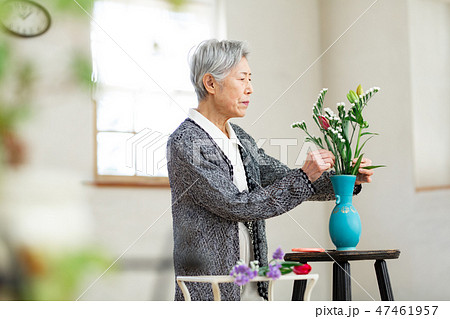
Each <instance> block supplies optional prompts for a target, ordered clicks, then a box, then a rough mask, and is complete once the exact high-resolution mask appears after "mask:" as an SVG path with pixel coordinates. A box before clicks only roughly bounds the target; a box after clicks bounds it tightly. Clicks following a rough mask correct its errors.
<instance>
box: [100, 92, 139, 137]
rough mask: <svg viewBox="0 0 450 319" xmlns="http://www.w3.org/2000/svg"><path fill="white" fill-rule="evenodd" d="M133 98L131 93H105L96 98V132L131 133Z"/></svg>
mask: <svg viewBox="0 0 450 319" xmlns="http://www.w3.org/2000/svg"><path fill="white" fill-rule="evenodd" d="M134 103H135V97H134V94H132V93H124V92H117V91H107V93H103V94H101V95H99V96H98V98H97V130H98V131H124V132H132V131H133V106H134Z"/></svg>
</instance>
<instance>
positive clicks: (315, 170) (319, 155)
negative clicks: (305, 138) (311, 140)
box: [302, 149, 334, 182]
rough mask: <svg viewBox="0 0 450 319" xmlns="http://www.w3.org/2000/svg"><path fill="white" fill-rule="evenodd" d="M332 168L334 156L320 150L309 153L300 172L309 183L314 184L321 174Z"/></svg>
mask: <svg viewBox="0 0 450 319" xmlns="http://www.w3.org/2000/svg"><path fill="white" fill-rule="evenodd" d="M333 166H334V155H333V153H331V152H330V151H327V150H324V149H321V150H318V151H313V152H309V153H308V156H306V161H305V164H304V165H303V167H302V170H303V171H304V172H305V174H306V175H307V176H308V178H309V180H310V181H311V182H315V181H316V180H317V179H318V178H319V177H320V176H321V175H322V173H323V172H325V171H326V170H327V169H330V168H332V167H333Z"/></svg>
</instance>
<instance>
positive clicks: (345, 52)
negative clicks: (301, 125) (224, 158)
mask: <svg viewBox="0 0 450 319" xmlns="http://www.w3.org/2000/svg"><path fill="white" fill-rule="evenodd" d="M226 3H227V17H228V37H229V38H233V39H241V40H247V41H248V42H249V43H250V47H251V51H252V53H251V55H250V57H249V61H250V66H251V68H252V72H253V84H254V94H253V98H252V102H251V104H250V108H249V111H248V114H247V116H246V118H244V119H242V120H236V121H235V122H236V123H238V124H240V125H241V126H243V127H244V128H245V129H246V130H247V131H248V132H249V133H250V134H251V135H252V136H253V137H254V138H255V139H256V140H258V139H269V138H297V139H298V145H297V146H290V147H289V153H288V154H289V156H288V163H287V164H288V165H289V166H291V167H294V166H295V160H296V159H297V156H298V154H299V152H300V149H301V146H302V140H303V137H304V136H303V135H302V134H301V133H300V132H299V131H295V130H293V129H291V128H290V124H291V123H292V122H295V121H300V120H302V119H305V120H307V121H311V107H310V106H312V103H313V102H314V100H315V99H316V97H317V94H318V92H319V91H320V89H321V88H322V87H328V88H329V93H328V95H327V98H326V101H327V103H328V106H330V107H334V106H335V103H336V102H340V101H343V100H344V98H345V92H346V91H347V90H348V89H349V88H356V85H357V84H358V83H361V84H362V85H363V86H364V87H365V88H368V87H370V86H379V87H381V92H380V93H379V94H378V95H377V96H376V97H374V99H373V100H372V102H371V103H370V105H369V107H368V109H367V113H366V116H367V117H368V119H369V122H370V124H371V128H372V129H373V130H374V131H376V132H379V133H381V135H380V136H377V137H376V138H374V139H373V140H372V141H371V143H369V145H368V146H367V148H366V154H367V156H368V157H370V158H372V159H373V160H374V162H375V163H380V164H386V165H387V168H383V169H378V170H377V171H376V175H375V177H374V181H373V183H372V184H371V185H367V186H365V187H364V190H363V192H362V193H361V194H360V195H358V197H357V198H355V206H356V208H357V209H358V211H359V212H360V215H361V219H362V223H363V233H362V238H361V242H360V245H359V247H358V248H360V249H387V248H399V249H400V250H401V251H402V254H401V256H400V259H399V260H394V261H388V267H389V270H390V275H391V280H392V284H393V288H394V295H395V297H396V299H398V300H428V299H434V300H446V299H447V300H448V299H449V298H450V290H449V288H448V287H447V286H446V283H447V282H448V281H449V279H450V275H449V274H448V271H447V269H448V267H447V265H448V263H449V261H450V260H449V257H448V254H446V253H445V252H446V251H447V250H448V247H449V244H450V242H449V241H450V240H449V239H448V236H447V235H446V233H447V232H448V226H449V225H450V220H449V218H450V217H449V215H448V214H447V211H448V209H447V207H448V206H449V204H450V202H449V201H450V196H449V190H440V191H433V192H423V193H416V192H415V190H414V166H413V163H412V160H411V159H412V157H413V134H412V130H413V125H412V123H413V122H412V121H413V118H412V115H411V112H412V111H413V108H412V104H413V100H412V99H413V96H412V89H411V85H412V83H413V79H412V73H411V64H410V60H411V52H410V45H409V33H410V25H409V20H408V19H409V16H408V14H409V11H408V1H405V0H398V1H387V0H379V1H378V2H377V3H376V4H375V5H374V6H373V7H372V8H371V9H370V10H369V11H367V13H366V14H365V15H364V16H362V17H361V18H360V20H359V21H358V22H357V23H355V25H354V26H353V27H352V28H351V29H350V30H349V31H348V32H347V33H346V34H345V35H343V36H342V38H341V39H340V40H339V41H338V42H337V43H336V44H335V45H334V46H333V47H332V48H330V50H329V51H328V52H327V53H326V54H325V55H324V56H323V57H322V59H320V61H319V62H318V63H315V64H314V65H312V66H311V68H310V69H309V70H308V71H307V72H306V73H305V74H304V75H303V76H302V77H301V78H299V77H300V75H301V74H302V73H303V72H304V71H305V70H307V69H308V68H309V67H310V65H311V63H313V62H314V61H315V60H316V58H317V57H318V56H320V54H321V53H322V52H323V51H324V50H325V49H326V48H327V47H328V46H329V45H330V44H331V43H333V42H334V41H335V40H336V39H337V38H338V37H339V36H340V35H341V34H342V32H344V30H345V29H347V27H348V26H349V25H350V24H351V23H352V22H353V21H355V19H356V18H357V17H358V16H359V15H360V14H361V13H362V12H363V11H364V10H366V9H367V8H368V7H369V6H370V5H371V4H372V3H373V1H367V0H364V1H361V0H359V1H356V0H346V1H343V0H335V1H313V0H309V1H293V0H282V1H276V2H275V1H269V0H262V1H258V5H257V6H256V5H255V2H254V1H242V0H240V1H238V0H227V1H226ZM69 22H70V21H62V20H61V21H58V20H56V21H54V27H53V28H52V29H51V31H49V33H48V34H46V35H44V36H42V37H41V38H39V39H34V40H29V42H27V41H28V40H26V41H25V40H15V45H16V46H17V48H20V49H21V50H22V52H23V54H28V55H30V56H31V55H32V54H31V53H34V59H36V60H43V59H44V61H45V63H43V64H42V72H43V73H42V74H41V77H40V79H39V81H40V90H39V92H40V94H39V96H38V97H37V98H36V103H35V104H36V106H35V107H36V109H35V116H34V117H33V118H32V119H31V120H30V121H28V122H27V124H26V125H25V126H24V127H23V130H22V133H23V136H24V137H25V138H26V140H27V142H28V144H29V145H30V158H29V163H28V165H27V166H26V167H25V168H24V169H23V170H21V171H18V172H15V173H10V177H9V179H7V180H6V183H4V185H7V186H4V187H6V189H9V192H10V193H14V194H19V196H20V194H21V192H22V191H23V196H22V199H23V202H24V203H28V206H29V207H31V208H32V207H33V204H32V203H31V202H29V201H27V200H28V198H29V197H28V195H27V194H29V193H27V190H26V189H25V190H22V188H21V185H23V182H22V184H20V183H18V182H16V180H17V181H18V180H20V181H23V180H24V179H25V180H26V179H27V178H29V179H30V180H29V185H40V186H38V187H40V188H41V189H40V191H41V192H44V193H45V194H46V197H47V198H49V200H50V201H51V198H52V195H53V194H54V193H53V192H54V187H55V186H54V185H55V184H51V182H50V181H49V180H48V181H47V180H46V179H45V178H42V177H41V174H38V173H44V174H45V173H46V172H49V171H50V172H51V176H53V177H54V178H53V179H52V180H58V178H59V181H60V182H59V185H61V186H60V187H59V188H58V190H59V191H61V192H64V193H65V194H66V195H67V196H69V195H70V194H72V190H73V189H74V188H71V186H70V185H73V183H77V184H78V185H83V186H82V187H81V188H82V190H78V191H79V192H78V191H77V193H76V194H78V195H76V196H75V195H74V196H73V197H71V198H69V199H67V201H69V202H70V201H72V202H73V203H74V204H73V205H78V206H77V207H82V208H80V214H81V215H82V216H84V217H83V218H86V219H89V222H88V225H91V226H92V231H91V232H90V234H91V236H92V240H93V241H94V242H96V243H98V244H101V245H102V246H103V247H104V248H105V249H106V250H107V251H108V252H110V253H111V256H112V258H113V259H115V258H117V257H119V256H120V255H121V254H122V253H123V252H124V251H126V254H125V255H124V258H125V257H128V258H130V257H145V258H153V257H156V259H158V258H159V259H164V258H170V257H171V251H172V242H171V240H172V239H171V216H170V191H169V190H168V189H151V188H107V187H105V188H96V187H93V186H87V185H84V184H82V182H84V181H87V180H90V179H91V173H92V167H93V163H92V157H93V148H92V145H93V144H92V138H93V134H92V131H93V127H92V125H93V112H92V105H91V104H90V101H89V97H88V93H87V92H85V91H74V90H73V88H71V86H70V85H69V87H66V86H64V85H63V84H64V83H66V82H65V80H64V79H65V78H66V77H65V75H63V74H60V73H58V71H59V70H60V68H59V66H60V64H62V63H64V61H65V58H64V56H65V54H68V52H70V51H71V50H73V49H74V47H73V46H74V45H75V46H80V47H82V48H85V49H86V48H88V45H89V44H88V38H87V37H88V32H89V29H88V25H87V24H84V26H81V25H80V24H79V23H78V24H77V23H75V24H74V25H72V26H70V25H68V24H69ZM57 26H59V27H57ZM62 39H65V40H64V41H63V40H62ZM68 39H71V41H69V40H68ZM74 39H78V40H77V41H75V40H74ZM72 40H73V42H72ZM48 48H53V49H52V50H48ZM298 78H299V79H298ZM297 79H298V81H297V83H296V84H295V85H294V86H292V88H291V89H290V90H289V91H287V92H286V93H285V94H284V95H283V96H282V97H281V98H280V99H279V100H278V101H277V102H276V103H274V104H273V105H272V103H273V102H274V101H275V100H277V99H278V98H279V97H280V95H281V94H282V93H283V92H284V91H285V90H286V89H287V88H288V87H289V86H290V85H291V84H292V83H293V82H294V81H295V80H297ZM61 83H63V84H61ZM271 105H272V106H271ZM269 107H270V108H269ZM267 108H269V109H268V110H267V111H266V109H267ZM263 112H265V113H264V115H263V116H262V117H260V115H261V114H262V113H263ZM263 147H264V148H265V149H266V150H267V151H268V153H269V154H272V155H273V156H276V157H279V155H280V149H279V147H278V146H275V145H272V146H271V145H270V143H269V141H267V142H266V143H265V144H264V145H263ZM30 171H34V172H35V174H30V173H29V172H30ZM18 177H20V179H17V178H18ZM64 181H67V185H66V183H65V182H64ZM25 183H26V182H25ZM52 187H53V188H52ZM29 192H31V193H33V194H35V193H36V190H29ZM5 194H6V193H5ZM80 194H81V195H80ZM4 197H6V198H4V200H3V205H2V207H3V209H2V211H3V217H4V219H3V220H8V218H9V217H8V218H6V217H5V216H14V212H13V211H11V210H9V211H8V208H6V209H5V207H8V197H7V196H4ZM69 197H70V196H69ZM22 199H21V200H22ZM10 203H11V201H10ZM9 207H11V206H9ZM332 207H333V204H332V203H304V204H302V205H301V206H299V207H297V208H295V209H294V210H293V211H292V212H290V213H289V215H288V214H285V215H283V216H280V217H277V218H274V219H270V220H268V221H267V227H268V237H269V250H270V251H273V250H274V249H276V248H277V247H278V246H279V245H280V246H281V247H283V248H284V250H285V251H289V250H290V249H291V248H293V247H317V246H318V245H321V246H323V247H326V248H333V246H332V243H331V241H330V239H329V236H328V230H327V227H328V216H329V213H330V211H331V209H332ZM58 212H59V211H58V208H54V213H55V214H57V213H58ZM10 220H12V222H14V220H13V219H10ZM69 223H73V221H72V220H71V219H67V220H65V222H63V223H62V224H60V225H55V226H56V227H59V228H62V229H66V228H67V224H69ZM4 225H5V224H4ZM71 229H73V228H71ZM79 231H80V234H81V233H83V230H81V229H80V230H79ZM141 235H142V237H139V236H141ZM138 238H140V239H139V240H138V241H137V242H135V241H136V240H137V239H138ZM424 269H426V270H424ZM313 271H314V272H318V273H319V274H320V280H319V284H318V286H317V288H316V289H315V291H314V292H313V296H312V297H313V299H314V300H329V299H330V297H331V289H330V280H331V265H329V264H327V263H323V264H319V263H318V264H313ZM424 272H425V274H426V275H427V276H428V280H423V279H421V277H420V275H424ZM100 273H101V272H99V273H93V274H92V277H91V278H87V279H86V281H85V282H83V283H81V284H80V292H81V291H83V290H84V289H86V288H87V286H88V285H89V284H90V283H91V282H92V281H93V280H94V279H95V278H97V275H100ZM172 275H173V273H172V270H171V269H170V266H169V271H168V272H166V273H161V272H156V273H150V272H148V271H124V272H118V271H116V272H108V273H107V275H105V276H104V277H102V278H101V279H100V280H99V281H98V282H97V283H96V284H95V286H93V288H92V289H90V290H89V291H88V292H87V293H86V295H85V296H84V299H102V300H146V299H152V300H171V299H172V296H173V288H174V285H173V281H172ZM352 276H353V277H354V279H355V280H356V281H357V282H353V297H354V300H371V299H372V297H373V298H374V299H376V300H378V299H379V294H378V290H377V288H376V281H375V275H374V271H373V265H372V263H371V262H358V263H354V264H352ZM290 295H291V287H290V285H287V284H286V285H285V284H284V283H280V284H279V289H278V290H277V298H278V299H281V300H288V299H290Z"/></svg>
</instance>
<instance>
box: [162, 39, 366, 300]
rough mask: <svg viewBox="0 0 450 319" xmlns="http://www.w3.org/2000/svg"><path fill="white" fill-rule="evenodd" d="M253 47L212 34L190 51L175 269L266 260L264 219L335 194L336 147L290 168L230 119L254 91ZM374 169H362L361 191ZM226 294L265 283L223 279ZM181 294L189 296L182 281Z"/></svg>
mask: <svg viewBox="0 0 450 319" xmlns="http://www.w3.org/2000/svg"><path fill="white" fill-rule="evenodd" d="M248 53H249V52H248V50H247V48H246V45H245V43H243V42H240V41H220V42H219V41H217V40H208V41H204V42H202V43H201V44H200V45H199V46H198V47H197V48H196V50H195V52H194V53H193V55H192V57H191V61H190V68H191V81H192V83H193V85H194V87H195V91H196V93H197V97H198V106H197V108H196V109H191V110H190V111H189V117H188V118H187V119H186V120H185V121H184V122H183V123H181V125H180V126H179V127H178V128H177V129H176V130H175V131H174V132H173V134H172V135H171V136H170V138H169V141H168V144H167V152H168V154H167V158H168V172H169V180H170V187H171V191H172V216H173V235H174V265H175V274H176V275H177V276H179V275H191V276H199V275H228V274H229V273H230V270H231V269H232V267H233V266H234V265H235V264H236V262H237V261H238V260H239V259H242V260H244V261H245V262H247V263H248V262H249V261H251V260H258V261H259V264H260V265H262V266H264V265H267V240H266V233H265V221H264V220H265V219H267V218H271V217H275V216H279V215H281V214H284V213H286V212H288V211H290V210H291V209H293V208H294V207H296V206H297V205H299V204H300V203H302V202H303V201H306V200H308V201H312V200H331V199H333V198H334V193H333V189H332V186H331V182H330V179H329V176H330V174H332V172H327V170H328V169H330V168H332V167H333V165H334V156H333V154H332V153H331V152H329V151H327V150H320V151H316V152H311V153H309V154H308V156H307V159H306V161H305V164H304V166H303V167H302V168H301V169H290V168H288V167H287V166H286V165H284V164H282V163H281V162H280V161H278V160H277V159H275V158H273V157H271V156H269V155H267V154H266V153H265V152H264V151H263V150H262V149H260V148H258V147H257V145H256V143H255V141H254V140H253V138H252V137H251V136H250V135H248V134H247V133H246V132H245V131H244V130H243V129H242V128H240V127H239V126H237V125H235V124H232V123H230V122H229V120H230V119H231V118H236V117H243V116H245V113H246V110H247V108H248V106H249V103H250V95H251V94H252V93H253V87H252V84H251V76H252V73H251V70H250V66H249V64H248V61H247V55H248ZM369 162H370V160H365V164H366V165H368V164H370V163H369ZM363 166H364V164H363ZM370 175H372V172H371V171H368V170H364V169H360V173H359V175H358V178H357V183H356V184H357V186H355V194H357V193H358V192H359V191H360V190H361V186H360V184H361V183H363V182H370ZM187 285H188V288H189V291H190V293H191V298H192V300H213V294H212V289H211V286H210V285H209V284H205V283H187ZM221 297H222V300H258V299H259V300H261V299H267V283H257V284H256V283H249V284H247V285H246V286H244V288H242V291H241V289H240V287H239V286H237V285H236V284H221ZM175 300H183V295H182V293H181V290H180V289H179V287H178V286H177V287H176V292H175Z"/></svg>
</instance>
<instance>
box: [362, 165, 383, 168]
mask: <svg viewBox="0 0 450 319" xmlns="http://www.w3.org/2000/svg"><path fill="white" fill-rule="evenodd" d="M379 167H386V165H371V166H364V167H361V168H364V169H375V168H379Z"/></svg>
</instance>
